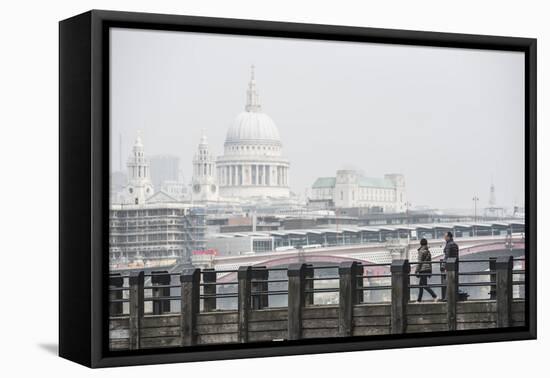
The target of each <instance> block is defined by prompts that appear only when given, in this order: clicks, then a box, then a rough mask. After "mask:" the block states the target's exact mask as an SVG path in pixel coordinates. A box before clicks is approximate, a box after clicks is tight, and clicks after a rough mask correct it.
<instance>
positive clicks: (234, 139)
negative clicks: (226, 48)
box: [225, 66, 281, 147]
mask: <svg viewBox="0 0 550 378" xmlns="http://www.w3.org/2000/svg"><path fill="white" fill-rule="evenodd" d="M225 144H226V147H227V146H228V145H250V144H251V145H254V144H258V145H275V146H280V145H281V139H280V137H279V130H278V129H277V126H276V125H275V122H273V120H272V119H271V117H269V116H268V115H267V114H265V113H263V112H262V107H261V105H260V100H259V96H258V90H257V88H256V79H255V77H254V66H252V71H251V75H250V82H249V83H248V90H247V91H246V106H245V111H244V112H242V113H240V114H239V115H238V116H237V117H236V118H235V121H234V122H233V125H232V126H231V127H230V128H229V130H227V135H226V137H225Z"/></svg>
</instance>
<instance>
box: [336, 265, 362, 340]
mask: <svg viewBox="0 0 550 378" xmlns="http://www.w3.org/2000/svg"><path fill="white" fill-rule="evenodd" d="M357 265H358V264H357V261H346V262H343V263H341V264H340V266H339V267H338V274H339V276H340V290H339V292H340V298H339V301H338V306H339V309H340V311H339V312H338V314H339V315H338V334H339V336H342V337H344V336H351V335H352V332H353V306H354V305H355V304H356V298H357V290H356V288H357V277H356V275H357Z"/></svg>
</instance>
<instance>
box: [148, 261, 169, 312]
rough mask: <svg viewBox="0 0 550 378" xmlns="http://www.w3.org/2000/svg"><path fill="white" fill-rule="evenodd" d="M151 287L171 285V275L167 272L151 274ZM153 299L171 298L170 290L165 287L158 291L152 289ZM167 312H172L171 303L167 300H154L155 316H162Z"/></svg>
mask: <svg viewBox="0 0 550 378" xmlns="http://www.w3.org/2000/svg"><path fill="white" fill-rule="evenodd" d="M151 285H152V286H157V285H170V275H169V274H168V272H167V271H153V272H151ZM152 292H153V293H152V294H153V298H155V297H169V296H170V288H169V287H163V288H158V289H152ZM165 312H170V301H169V300H166V299H160V300H159V299H156V300H153V314H155V315H161V314H164V313H165Z"/></svg>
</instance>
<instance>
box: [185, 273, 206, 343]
mask: <svg viewBox="0 0 550 378" xmlns="http://www.w3.org/2000/svg"><path fill="white" fill-rule="evenodd" d="M200 281H201V271H200V269H198V268H191V269H185V270H184V271H183V272H182V273H181V275H180V282H181V318H180V327H181V344H182V345H183V346H191V345H195V344H196V343H197V314H198V313H199V312H200Z"/></svg>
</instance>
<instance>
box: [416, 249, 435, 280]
mask: <svg viewBox="0 0 550 378" xmlns="http://www.w3.org/2000/svg"><path fill="white" fill-rule="evenodd" d="M431 261H432V254H431V253H430V250H429V249H428V246H427V245H421V246H420V248H418V262H419V264H416V271H415V272H416V273H431V272H432V264H427V262H431Z"/></svg>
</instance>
